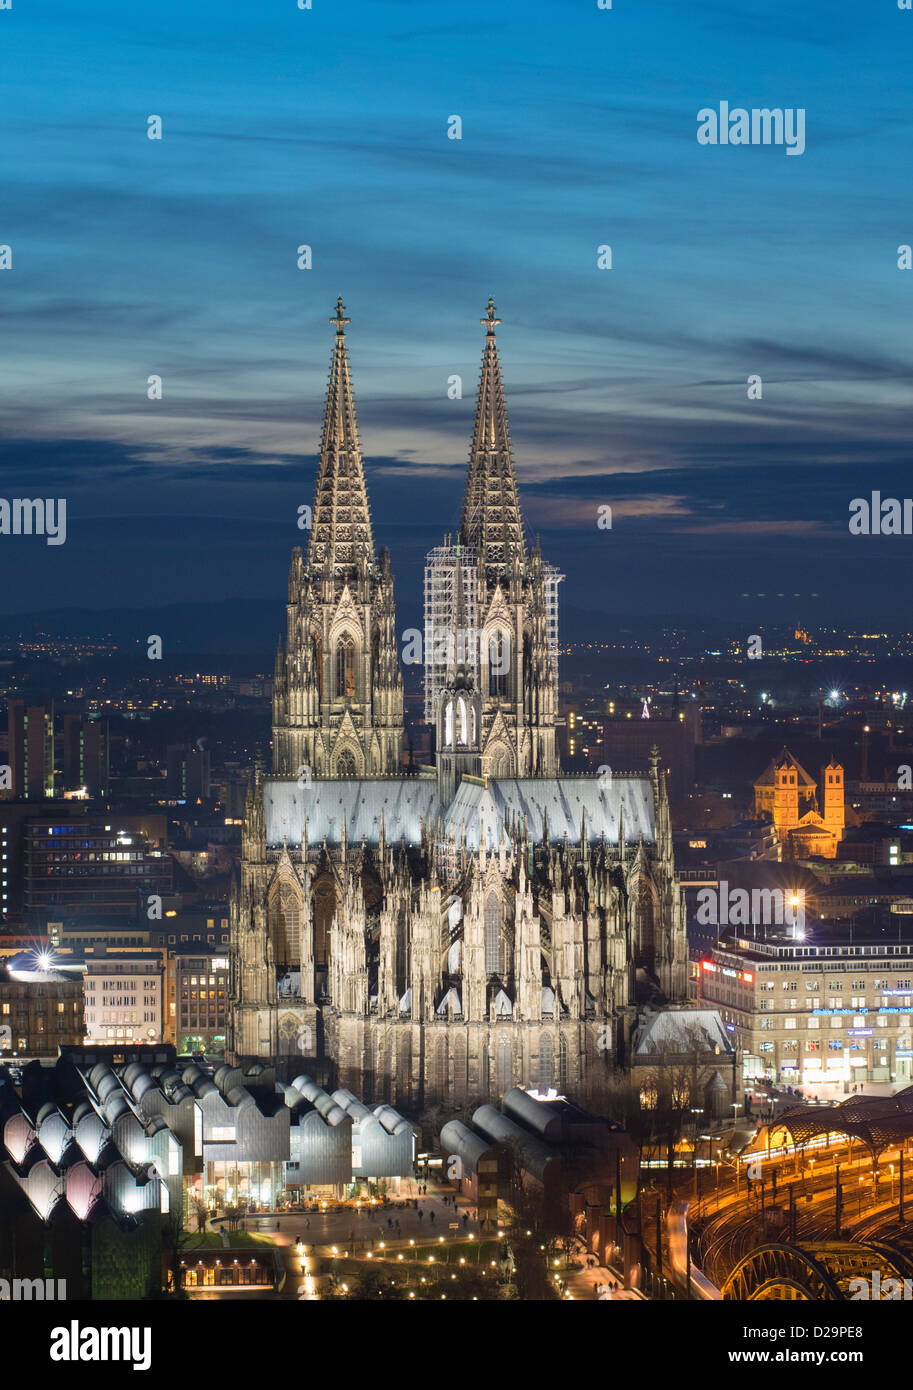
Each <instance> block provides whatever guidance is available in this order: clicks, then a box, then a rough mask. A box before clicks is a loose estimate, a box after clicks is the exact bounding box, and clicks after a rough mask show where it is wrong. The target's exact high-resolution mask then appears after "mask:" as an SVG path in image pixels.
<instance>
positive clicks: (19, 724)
mask: <svg viewBox="0 0 913 1390" xmlns="http://www.w3.org/2000/svg"><path fill="white" fill-rule="evenodd" d="M7 749H8V755H9V765H10V769H11V786H10V795H11V796H14V797H24V798H26V799H28V800H29V801H43V800H45V799H46V798H48V797H52V796H53V795H54V702H53V700H42V701H40V702H38V703H37V704H34V705H29V704H26V702H25V700H10V701H9V702H8V704H7Z"/></svg>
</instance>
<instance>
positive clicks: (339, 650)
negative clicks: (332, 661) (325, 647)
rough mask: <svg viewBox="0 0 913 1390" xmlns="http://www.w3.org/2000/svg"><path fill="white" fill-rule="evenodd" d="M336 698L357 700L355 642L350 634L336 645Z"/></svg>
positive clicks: (346, 633) (344, 635) (345, 633)
mask: <svg viewBox="0 0 913 1390" xmlns="http://www.w3.org/2000/svg"><path fill="white" fill-rule="evenodd" d="M336 698H337V700H342V699H347V700H354V699H355V642H354V639H353V638H352V636H351V634H350V633H348V632H344V633H343V634H342V636H341V637H340V639H339V641H338V642H337V643H336Z"/></svg>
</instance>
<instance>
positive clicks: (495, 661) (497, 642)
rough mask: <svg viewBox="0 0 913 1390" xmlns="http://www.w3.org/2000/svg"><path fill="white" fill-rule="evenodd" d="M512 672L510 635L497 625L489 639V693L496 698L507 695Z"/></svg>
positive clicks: (503, 697)
mask: <svg viewBox="0 0 913 1390" xmlns="http://www.w3.org/2000/svg"><path fill="white" fill-rule="evenodd" d="M509 672H510V636H509V634H508V633H507V632H505V631H504V629H503V628H500V627H496V628H494V630H493V631H492V633H491V636H490V637H489V639H488V694H489V696H491V697H493V698H494V699H498V700H503V699H506V697H507V678H508V674H509Z"/></svg>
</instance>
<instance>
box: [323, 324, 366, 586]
mask: <svg viewBox="0 0 913 1390" xmlns="http://www.w3.org/2000/svg"><path fill="white" fill-rule="evenodd" d="M349 322H350V320H349V319H347V318H346V316H345V306H344V305H343V302H342V299H338V300H337V301H336V313H335V314H334V316H333V317H332V318H331V319H330V323H332V324H334V325H335V328H336V341H335V343H334V344H333V356H332V358H331V360H330V380H329V386H328V387H327V402H326V411H325V413H324V417H323V435H322V437H321V441H320V464H319V467H318V471H317V489H316V492H315V494H314V515H313V517H312V526H311V541H310V546H309V547H308V563H309V564H310V565H313V566H315V567H317V568H323V567H325V566H327V565H329V566H330V568H331V570H332V573H333V574H334V575H335V576H337V577H346V578H348V577H354V576H355V574H356V573H357V571H358V569H359V568H360V567H361V565H362V563H366V564H367V565H369V566H370V565H373V564H374V537H373V535H372V531H371V511H370V508H369V506H368V492H367V488H366V487H365V471H364V463H363V461H362V457H361V445H360V444H359V441H358V419H357V416H356V414H355V395H354V392H353V390H352V374H351V371H350V368H349V352H348V348H347V347H346V324H347V323H349Z"/></svg>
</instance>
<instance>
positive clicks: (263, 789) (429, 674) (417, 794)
mask: <svg viewBox="0 0 913 1390" xmlns="http://www.w3.org/2000/svg"><path fill="white" fill-rule="evenodd" d="M331 322H332V323H333V324H334V325H335V334H336V336H335V343H334V347H333V356H332V361H331V367H330V380H329V389H328V393H327V403H326V412H325V418H324V426H323V435H322V440H321V450H320V460H319V466H318V475H317V486H316V495H315V502H314V508H313V514H312V527H311V534H310V540H309V545H308V548H307V555H306V557H305V556H303V555H302V553H301V551H300V550H295V551H294V553H293V555H292V563H291V570H290V575H289V590H288V609H287V624H286V634H285V641H284V643H280V647H279V651H278V652H277V656H276V669H275V681H274V698H273V770H272V773H271V774H269V775H263V774H262V773H261V772H260V770H259V769H258V771H257V773H256V776H255V778H254V779H253V781H252V784H251V786H250V789H249V792H248V798H247V806H246V814H245V825H244V831H243V848H242V860H241V866H240V875H239V879H238V882H237V885H236V890H235V892H234V894H233V899H232V907H231V955H232V1000H231V1009H230V1025H229V1029H230V1032H229V1051H230V1053H231V1054H232V1056H233V1057H234V1058H235V1059H238V1060H240V1059H242V1058H245V1059H246V1058H264V1059H265V1058H271V1059H276V1060H277V1062H278V1063H279V1064H280V1065H282V1062H283V1059H284V1058H287V1059H288V1064H289V1065H290V1066H292V1065H294V1066H295V1067H296V1068H297V1070H298V1071H300V1070H301V1064H302V1061H304V1060H306V1059H311V1060H312V1062H313V1063H314V1064H315V1065H317V1066H319V1067H322V1068H323V1069H324V1070H325V1071H326V1072H328V1073H329V1079H330V1082H331V1083H332V1084H333V1085H341V1086H346V1087H348V1088H350V1089H351V1090H352V1091H354V1092H355V1094H356V1095H361V1096H364V1097H365V1099H368V1100H372V1101H374V1102H380V1101H389V1102H391V1103H394V1104H400V1105H403V1106H407V1107H410V1108H413V1109H415V1110H425V1109H428V1108H429V1107H433V1106H443V1107H445V1108H447V1107H452V1108H458V1107H460V1106H461V1105H463V1104H465V1103H469V1102H470V1101H475V1100H478V1099H480V1098H481V1099H494V1100H496V1099H497V1097H498V1096H499V1095H501V1094H503V1093H504V1092H505V1091H507V1090H509V1089H510V1088H511V1087H512V1086H517V1085H521V1086H543V1087H552V1086H555V1087H558V1088H560V1089H561V1090H563V1091H566V1092H567V1093H568V1094H570V1095H572V1096H573V1097H574V1098H576V1099H578V1100H580V1101H582V1102H587V1103H590V1104H598V1101H599V1097H600V1094H601V1093H602V1091H603V1090H604V1088H605V1087H606V1085H607V1084H608V1082H609V1079H610V1078H611V1077H612V1075H613V1074H614V1072H615V1071H616V1070H617V1068H618V1067H619V1066H624V1065H627V1062H628V1060H629V1058H628V1051H629V1042H630V1037H631V1034H632V1031H633V1027H634V1024H635V1022H636V1018H637V1010H638V1005H639V1004H640V1003H642V1002H646V1001H647V1000H650V1001H651V1002H653V1003H654V1004H655V1003H659V1004H660V1005H661V1004H662V1003H663V1002H667V1003H673V1004H674V1003H680V1002H682V1001H684V1000H685V999H686V997H687V942H686V935H685V916H684V902H683V897H682V893H681V890H680V887H679V883H678V880H677V878H676V875H675V868H674V863H673V856H672V834H671V824H670V819H669V805H668V797H667V793H666V785H665V775H664V772H663V770H662V769H661V768H660V765H659V758H658V754H657V755H654V757H653V758H652V760H651V765H650V772H649V774H647V775H644V774H631V775H625V774H619V773H607V774H606V775H602V776H598V777H587V776H583V777H579V776H574V777H565V776H562V775H561V772H560V768H559V765H558V752H557V743H556V723H557V718H558V695H557V691H558V652H557V585H558V582H559V581H560V578H561V576H560V575H559V574H558V572H557V570H556V569H555V568H554V566H551V565H549V564H547V562H546V561H545V560H544V559H543V557H542V554H541V552H540V550H539V547H538V545H530V544H529V542H528V540H527V537H526V533H525V529H524V524H523V520H522V515H521V511H520V504H519V497H518V492H517V485H516V478H515V470H514V460H513V452H512V448H511V441H510V432H509V425H508V419H507V411H506V406H505V400H504V391H503V385H502V380H501V368H500V361H499V356H498V349H497V341H496V328H497V325H498V322H499V321H498V320H497V319H496V318H495V312H494V305H493V304H492V303H491V301H489V305H488V310H487V313H486V316H485V317H484V318H483V319H482V323H483V325H484V326H485V331H486V338H485V347H484V352H483V360H482V371H481V377H480V383H479V393H478V401H477V408H476V416H475V425H474V431H473V438H472V444H471V449H470V460H469V470H468V479H467V487H466V498H465V504H464V509H463V516H462V523H461V527H460V530H459V532H458V533H457V534H456V535H455V536H448V537H447V538H445V541H444V543H443V544H442V545H440V546H438V547H436V548H435V549H434V550H433V551H432V552H431V554H430V555H429V557H428V566H427V568H426V581H425V628H424V667H425V699H426V707H425V708H426V719H427V720H428V721H429V722H432V723H433V726H434V728H435V733H436V756H435V766H434V767H429V768H421V769H418V770H415V769H412V768H410V769H409V772H408V774H407V773H406V770H405V769H404V768H403V767H402V752H401V750H402V730H403V684H402V675H401V670H400V662H399V652H398V646H397V637H398V632H397V627H396V616H395V606H394V592H393V576H392V570H391V565H390V559H389V556H388V555H387V553H386V552H385V551H379V552H378V551H376V550H375V547H374V538H373V533H372V526H371V517H370V510H369V506H368V498H367V491H366V487H365V479H364V469H363V463H362V455H361V449H360V444H359V438H358V429H357V421H356V415H355V405H354V394H353V389H352V380H351V373H350V366H349V359H348V350H347V342H346V336H345V328H346V325H347V323H348V319H347V318H346V317H345V315H344V311H343V306H342V302H341V301H339V303H338V304H337V310H336V316H335V317H334V319H333V320H331Z"/></svg>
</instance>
